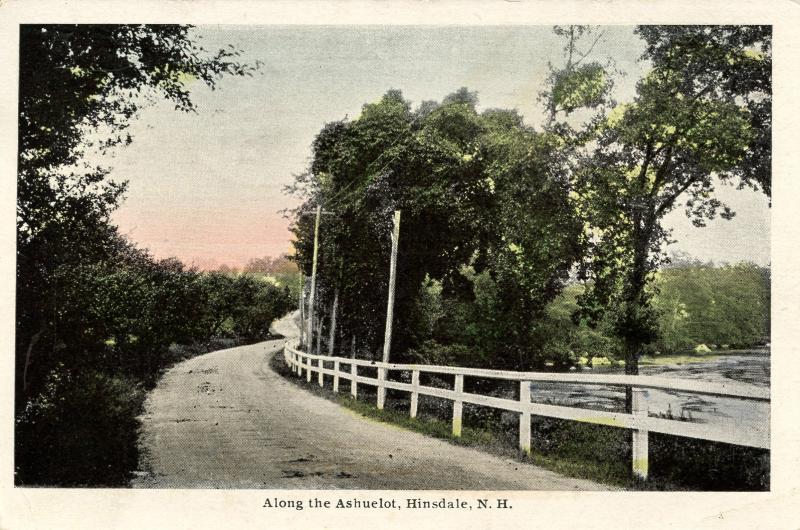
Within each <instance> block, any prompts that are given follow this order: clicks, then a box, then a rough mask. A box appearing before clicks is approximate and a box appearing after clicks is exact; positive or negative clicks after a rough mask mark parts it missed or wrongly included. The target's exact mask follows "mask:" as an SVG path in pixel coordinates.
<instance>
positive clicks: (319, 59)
mask: <svg viewBox="0 0 800 530" xmlns="http://www.w3.org/2000/svg"><path fill="white" fill-rule="evenodd" d="M632 29H633V28H632V27H621V26H614V27H610V28H608V29H607V33H606V37H605V38H604V39H603V40H602V41H601V42H600V43H599V44H598V45H597V47H596V48H595V50H594V52H593V56H594V57H595V58H596V59H598V60H605V59H606V58H608V57H613V58H614V59H615V61H616V64H617V67H618V68H619V69H621V70H623V71H625V72H627V74H628V75H627V76H626V77H624V78H621V79H620V81H619V82H618V83H617V94H616V95H617V99H618V100H619V101H625V100H626V99H630V97H631V96H632V94H633V87H634V83H635V81H636V80H637V79H638V78H639V77H640V76H641V74H642V71H643V68H644V65H641V64H639V63H637V62H636V59H637V57H638V56H639V55H640V53H641V43H640V41H639V39H638V37H636V36H635V35H634V34H633V31H632ZM196 32H197V35H198V36H199V37H200V38H201V43H202V44H203V45H204V46H205V47H206V48H208V49H216V48H218V47H221V46H224V45H227V44H234V45H235V46H237V47H238V48H240V49H241V50H242V51H243V57H242V59H243V60H245V61H248V62H255V61H257V60H258V61H261V63H263V66H262V68H261V71H260V73H259V74H257V75H255V76H254V77H244V78H226V79H223V80H221V81H220V82H219V85H218V88H217V90H214V91H211V90H208V89H207V88H206V87H205V86H203V85H202V84H201V83H194V84H193V85H191V88H192V91H193V97H194V100H195V102H196V103H197V107H198V109H197V110H198V112H197V113H196V114H182V113H179V112H176V111H175V110H173V108H172V106H171V105H169V104H167V103H158V104H156V105H155V106H152V107H149V108H146V109H145V110H144V111H142V113H141V115H140V116H139V118H138V119H137V120H136V121H135V123H134V124H133V125H132V126H131V131H130V132H131V134H132V136H133V138H134V142H133V144H132V145H130V146H128V147H125V148H123V149H120V150H118V151H117V152H116V153H115V155H114V156H113V158H108V157H107V158H105V159H103V160H102V161H101V162H102V163H103V164H105V165H107V166H111V167H112V176H113V177H114V178H116V179H119V180H125V179H127V180H128V181H129V191H128V193H127V197H126V200H125V202H124V203H123V205H122V206H121V207H120V208H119V210H118V211H117V212H116V213H115V214H114V221H115V222H116V223H117V224H118V225H119V227H120V231H121V232H122V233H123V234H125V235H127V236H128V237H130V238H131V239H132V240H134V241H136V242H137V243H138V244H139V245H140V246H142V247H145V248H148V249H150V251H151V252H152V253H153V254H154V255H155V256H156V257H169V256H175V257H178V258H180V259H181V260H182V261H184V262H185V263H187V264H193V265H196V266H198V267H200V268H203V269H215V268H217V267H219V266H220V265H223V264H225V265H230V266H242V265H244V264H245V263H247V262H248V261H249V260H250V259H252V258H258V257H263V256H278V255H281V254H284V253H291V252H292V246H291V243H290V236H291V234H290V233H289V231H288V224H289V221H288V220H287V219H285V218H284V217H283V215H282V214H281V213H280V211H281V210H283V209H284V208H292V207H295V206H296V205H297V199H296V198H294V197H291V196H288V195H286V194H285V193H284V192H283V188H284V186H286V185H287V184H289V183H291V182H292V180H293V175H295V174H297V173H300V172H302V171H303V170H304V169H305V168H306V167H307V166H308V162H309V156H310V148H309V146H310V145H311V142H312V141H313V139H314V136H315V135H316V133H317V132H318V131H319V130H320V129H321V128H322V126H323V125H324V124H325V123H326V122H329V121H333V120H339V119H343V118H345V117H350V118H353V117H356V116H358V114H359V111H360V108H361V106H362V105H363V104H364V103H367V102H372V101H375V100H377V99H378V98H380V96H381V95H382V94H383V93H385V92H386V91H387V90H388V89H390V88H397V89H400V90H402V91H403V94H404V95H405V97H406V98H408V99H410V100H411V101H412V103H413V104H414V105H416V104H418V103H419V102H420V101H422V100H429V99H433V100H441V99H442V98H443V97H444V96H445V95H447V94H449V93H451V92H453V91H455V90H457V89H458V88H459V87H461V86H466V87H468V88H469V89H470V90H476V91H477V92H478V95H479V98H480V105H479V108H480V109H481V110H482V109H486V108H492V107H501V108H516V109H517V110H518V111H519V112H520V113H521V114H522V115H523V116H524V117H525V119H526V122H527V123H529V124H532V125H534V126H536V125H537V124H538V123H540V120H541V117H542V113H541V106H540V105H539V103H538V102H537V94H538V93H539V91H540V90H541V88H542V84H543V82H544V79H545V77H546V76H547V62H548V60H549V61H553V62H554V63H557V62H558V60H559V56H560V53H561V46H562V43H561V42H560V41H559V40H558V39H557V38H556V37H555V36H554V35H553V34H552V31H551V28H550V27H549V26H548V27H545V26H533V27H448V28H445V27H430V26H428V27H422V26H409V27H402V26H395V27H385V26H384V27H380V26H350V27H344V26H339V27H336V26H260V27H259V26H239V27H232V26H223V27H212V26H203V27H201V28H198V29H197V30H196ZM718 196H719V197H720V198H721V199H723V201H726V202H728V203H729V204H730V205H731V206H732V207H733V208H734V210H736V211H737V214H738V215H737V217H736V218H734V220H733V221H724V220H719V219H718V220H715V221H712V222H710V223H709V226H708V227H706V228H703V229H698V228H694V227H693V226H692V225H691V224H690V223H689V221H688V220H686V218H685V216H684V214H683V211H682V210H680V209H679V210H677V211H676V212H673V213H672V214H670V216H668V218H667V219H666V224H667V225H668V226H670V227H671V228H673V230H674V232H673V236H674V237H673V239H675V240H677V243H675V244H674V245H673V246H672V247H671V248H673V249H674V250H680V251H684V252H688V253H689V254H691V255H693V256H695V257H697V258H699V259H704V260H708V259H710V260H714V261H717V262H720V261H728V262H736V261H741V260H749V261H753V262H756V263H759V264H762V265H765V264H768V263H769V261H770V254H769V220H770V211H769V207H768V201H767V199H766V198H765V197H764V196H763V195H761V194H759V193H755V192H752V191H747V190H744V191H737V190H735V189H734V188H732V187H720V189H719V193H718Z"/></svg>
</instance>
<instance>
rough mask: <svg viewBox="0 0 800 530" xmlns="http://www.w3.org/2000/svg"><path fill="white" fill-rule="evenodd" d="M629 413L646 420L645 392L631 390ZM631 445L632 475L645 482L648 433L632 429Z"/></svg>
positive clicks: (642, 390)
mask: <svg viewBox="0 0 800 530" xmlns="http://www.w3.org/2000/svg"><path fill="white" fill-rule="evenodd" d="M631 397H632V398H633V399H632V400H631V412H632V413H633V415H634V416H636V417H637V418H647V401H646V400H645V390H644V389H641V388H632V389H631ZM632 441H633V443H632V444H631V445H632V447H631V449H632V452H633V475H634V476H635V477H638V478H640V479H642V480H647V473H648V468H649V467H650V463H649V455H648V453H649V447H648V445H649V444H648V432H647V431H646V430H644V429H634V431H633V440H632Z"/></svg>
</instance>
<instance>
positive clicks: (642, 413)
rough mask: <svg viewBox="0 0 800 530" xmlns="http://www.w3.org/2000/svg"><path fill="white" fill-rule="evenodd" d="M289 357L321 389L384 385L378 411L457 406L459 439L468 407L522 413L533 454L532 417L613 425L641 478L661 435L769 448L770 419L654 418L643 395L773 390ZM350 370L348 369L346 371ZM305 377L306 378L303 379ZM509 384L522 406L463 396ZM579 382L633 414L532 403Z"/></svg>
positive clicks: (765, 395)
mask: <svg viewBox="0 0 800 530" xmlns="http://www.w3.org/2000/svg"><path fill="white" fill-rule="evenodd" d="M284 358H285V361H286V363H287V364H288V365H289V366H290V367H291V369H292V371H293V372H294V373H295V374H296V375H298V376H301V375H305V376H306V380H307V381H309V382H310V381H311V378H312V373H314V372H316V374H317V381H318V382H319V385H320V386H323V385H324V376H325V375H329V376H332V377H333V391H334V392H338V391H339V381H340V380H341V379H345V380H349V381H351V385H350V393H351V395H352V396H353V397H357V395H358V384H359V383H360V384H366V385H371V386H375V387H377V390H378V393H377V395H378V397H377V406H378V408H379V409H383V406H384V403H385V400H386V389H387V388H392V389H395V390H403V391H406V392H410V393H411V407H410V409H411V410H410V415H411V417H412V418H413V417H416V415H417V407H418V402H419V396H420V395H425V396H432V397H437V398H443V399H448V400H451V401H452V402H453V436H461V423H462V409H463V405H464V403H472V404H475V405H481V406H485V407H493V408H496V409H501V410H506V411H511V412H517V413H519V415H520V417H519V447H520V450H521V451H523V452H525V453H528V454H530V451H531V415H535V416H546V417H550V418H559V419H565V420H573V421H580V422H586V423H595V424H601V425H609V426H613V427H620V428H624V429H631V430H633V451H632V453H633V454H632V469H633V473H634V474H635V475H637V476H639V477H642V478H645V479H646V478H647V474H648V467H649V464H648V452H649V451H648V433H649V432H657V433H664V434H671V435H674V436H684V437H688V438H698V439H702V440H711V441H715V442H725V443H730V444H735V445H743V446H749V447H758V448H764V449H769V425H768V419H765V426H764V429H739V428H737V426H736V425H735V424H734V425H726V426H724V427H723V426H717V425H708V424H704V423H695V422H687V421H680V420H671V419H664V418H658V417H651V416H649V415H648V410H647V403H646V400H645V397H644V392H645V389H648V388H652V389H662V390H672V391H679V392H688V393H692V394H703V395H713V396H723V397H727V398H738V399H745V400H754V401H767V402H768V401H769V400H770V395H769V389H767V388H762V387H757V386H753V385H746V384H741V383H726V384H712V383H705V382H700V381H688V380H681V379H670V378H662V377H651V376H642V375H604V374H582V373H545V372H513V371H506V370H486V369H481V368H461V367H456V366H433V365H417V364H393V363H383V362H379V361H368V360H363V359H350V358H346V357H328V356H325V355H313V354H308V353H305V352H303V351H300V350H299V349H298V347H297V344H296V343H287V344H286V346H285V348H284ZM345 366H346V367H347V368H349V369H348V370H344V369H343V368H344V367H345ZM359 367H364V368H376V369H377V378H375V377H369V376H366V375H364V374H359V371H358V368H359ZM303 371H305V374H303ZM390 371H392V372H394V371H396V372H410V373H411V383H402V382H399V381H390V380H387V374H388V372H390ZM421 373H426V374H440V375H454V376H455V385H454V388H453V389H452V390H450V389H446V388H434V387H430V386H423V385H420V374H421ZM465 377H472V378H481V379H502V380H510V381H518V382H519V389H520V392H519V395H520V398H519V400H511V399H504V398H498V397H493V396H485V395H480V394H472V393H468V392H464V378H465ZM537 382H547V383H573V384H582V385H598V386H615V387H631V389H632V392H633V406H632V410H633V411H632V413H630V414H627V413H622V412H607V411H600V410H591V409H584V408H578V407H565V406H559V405H549V404H543V403H532V402H531V383H537Z"/></svg>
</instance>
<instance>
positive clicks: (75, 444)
mask: <svg viewBox="0 0 800 530" xmlns="http://www.w3.org/2000/svg"><path fill="white" fill-rule="evenodd" d="M64 368H65V367H64V366H57V367H55V368H54V369H53V370H52V371H51V372H50V373H49V374H48V376H47V382H46V384H45V387H44V390H43V391H42V392H41V393H40V394H38V395H37V396H36V397H35V398H33V399H32V400H30V401H28V402H27V403H26V406H25V408H24V410H23V411H21V413H20V414H18V415H17V418H16V422H15V448H16V451H15V455H14V459H15V462H16V466H15V483H16V484H18V485H26V486H30V485H43V484H49V485H53V484H58V485H62V486H96V485H106V486H109V485H114V486H121V485H124V484H126V483H127V481H128V480H129V477H128V470H130V469H135V467H136V465H137V458H138V455H137V451H136V438H137V435H138V432H137V431H138V421H137V420H136V416H138V415H139V414H141V407H142V403H143V401H144V389H143V388H142V386H141V385H140V384H138V383H137V382H136V381H135V380H132V379H130V378H127V377H124V376H113V375H107V374H105V373H102V372H97V371H89V372H85V373H71V372H70V371H68V370H65V369H64Z"/></svg>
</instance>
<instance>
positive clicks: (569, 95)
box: [551, 63, 611, 114]
mask: <svg viewBox="0 0 800 530" xmlns="http://www.w3.org/2000/svg"><path fill="white" fill-rule="evenodd" d="M610 90H611V81H610V78H609V77H608V75H607V74H606V71H605V68H603V66H602V65H600V64H598V63H587V64H584V65H581V66H578V67H575V68H572V69H567V70H563V71H560V72H556V73H555V74H554V78H553V81H552V96H551V97H552V100H553V104H554V105H555V108H556V110H558V111H563V112H565V113H566V114H569V113H571V112H574V111H575V110H577V109H579V108H582V107H586V108H595V107H597V106H599V105H601V104H603V103H604V102H605V101H606V99H607V97H608V94H609V92H610Z"/></svg>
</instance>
